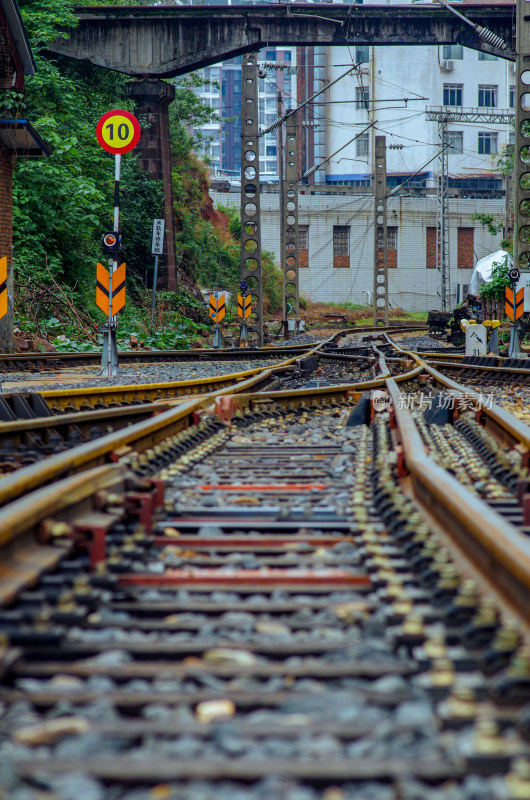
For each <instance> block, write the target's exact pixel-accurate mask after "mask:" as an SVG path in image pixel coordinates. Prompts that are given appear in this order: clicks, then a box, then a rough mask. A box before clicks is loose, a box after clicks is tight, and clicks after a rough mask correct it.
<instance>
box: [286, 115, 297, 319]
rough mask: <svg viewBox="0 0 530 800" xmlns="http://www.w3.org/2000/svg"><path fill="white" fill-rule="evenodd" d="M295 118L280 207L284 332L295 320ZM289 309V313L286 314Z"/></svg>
mask: <svg viewBox="0 0 530 800" xmlns="http://www.w3.org/2000/svg"><path fill="white" fill-rule="evenodd" d="M296 117H297V115H296V114H295V115H294V116H292V117H291V118H290V119H289V122H288V123H287V126H286V131H285V191H284V198H283V200H284V204H283V219H282V224H283V230H284V237H283V241H284V252H283V254H282V272H283V313H284V321H285V328H284V330H285V332H286V333H287V328H288V319H289V317H291V318H294V319H298V314H299V295H298V136H297V125H296ZM289 309H290V310H289Z"/></svg>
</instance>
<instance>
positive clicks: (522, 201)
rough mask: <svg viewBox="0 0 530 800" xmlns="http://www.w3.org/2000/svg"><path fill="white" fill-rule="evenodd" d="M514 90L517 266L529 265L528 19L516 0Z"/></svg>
mask: <svg viewBox="0 0 530 800" xmlns="http://www.w3.org/2000/svg"><path fill="white" fill-rule="evenodd" d="M516 50H517V60H516V80H517V85H516V89H515V94H516V98H517V100H516V103H515V169H514V175H515V181H514V183H515V186H514V214H513V221H514V232H513V254H514V263H515V266H516V267H517V268H518V269H528V268H529V265H530V165H529V163H528V162H529V153H530V86H529V84H530V20H529V18H528V3H527V2H526V0H517V46H516Z"/></svg>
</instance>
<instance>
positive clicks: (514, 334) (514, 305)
mask: <svg viewBox="0 0 530 800" xmlns="http://www.w3.org/2000/svg"><path fill="white" fill-rule="evenodd" d="M509 275H510V281H511V284H512V285H511V288H510V287H509V286H507V287H506V302H505V305H504V310H505V312H506V316H507V317H508V318H509V319H511V321H512V331H511V334H510V346H509V349H508V358H519V357H520V355H521V345H520V342H519V332H518V330H517V320H518V319H519V317H522V316H523V313H524V289H519V291H517V283H518V281H519V278H520V277H521V273H520V271H519V270H518V269H517V267H514V268H513V269H511V270H510V273H509Z"/></svg>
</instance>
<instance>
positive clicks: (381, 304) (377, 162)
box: [374, 136, 388, 325]
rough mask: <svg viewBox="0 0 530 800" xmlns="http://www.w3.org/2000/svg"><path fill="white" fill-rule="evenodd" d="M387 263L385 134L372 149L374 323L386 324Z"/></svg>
mask: <svg viewBox="0 0 530 800" xmlns="http://www.w3.org/2000/svg"><path fill="white" fill-rule="evenodd" d="M387 265H388V238H387V213H386V136H376V137H375V151H374V325H388V270H387Z"/></svg>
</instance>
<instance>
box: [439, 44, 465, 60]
mask: <svg viewBox="0 0 530 800" xmlns="http://www.w3.org/2000/svg"><path fill="white" fill-rule="evenodd" d="M442 58H443V59H445V60H446V61H461V60H462V59H463V58H464V48H463V47H462V45H461V44H444V46H443V52H442Z"/></svg>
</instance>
